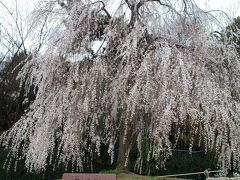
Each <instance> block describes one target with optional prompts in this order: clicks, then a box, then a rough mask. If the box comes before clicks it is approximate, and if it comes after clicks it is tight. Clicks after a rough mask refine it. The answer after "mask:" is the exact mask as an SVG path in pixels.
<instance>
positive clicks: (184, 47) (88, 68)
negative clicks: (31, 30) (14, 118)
mask: <svg viewBox="0 0 240 180" xmlns="http://www.w3.org/2000/svg"><path fill="white" fill-rule="evenodd" d="M33 14H34V17H35V18H37V19H38V21H37V22H38V23H39V24H41V23H42V22H43V21H42V19H46V18H48V19H49V23H50V24H51V28H49V29H50V33H49V38H48V41H47V43H46V44H45V45H43V47H42V50H41V51H40V52H41V53H39V54H38V55H36V56H35V57H34V58H32V59H31V60H29V61H27V62H26V64H25V65H24V67H23V69H22V71H21V73H20V74H19V78H20V80H22V82H24V83H23V84H22V85H24V88H25V91H26V93H27V92H28V91H29V89H30V87H33V86H34V87H35V95H36V99H35V101H34V102H33V103H32V104H31V105H30V108H29V110H27V111H26V112H25V114H24V115H23V116H22V117H21V119H20V120H19V121H18V122H17V123H16V124H15V125H14V126H13V127H12V128H11V129H9V130H8V131H5V132H4V133H3V134H2V135H1V137H0V139H1V144H2V146H4V147H5V148H6V149H8V150H9V151H10V153H9V158H8V160H7V161H6V166H9V165H10V164H11V163H12V159H14V161H15V163H16V164H17V161H18V160H19V159H22V158H23V159H25V166H26V168H27V169H28V170H29V171H30V172H31V171H37V172H41V171H45V170H46V167H47V166H48V165H49V164H50V165H53V167H58V166H59V165H62V164H63V165H65V166H72V168H73V169H75V170H76V171H84V164H86V163H90V162H91V160H92V159H93V156H95V155H97V156H100V152H101V148H102V146H103V145H105V146H107V147H108V149H107V153H108V155H109V157H110V159H111V162H112V163H113V162H117V167H118V168H127V167H128V163H129V154H130V152H131V150H132V149H133V147H137V151H138V153H137V159H136V160H135V162H134V163H135V169H136V171H138V172H140V173H141V172H142V166H143V162H144V161H143V159H144V157H143V156H144V155H143V141H145V140H146V139H147V141H148V142H149V143H148V146H149V147H148V149H149V151H148V155H147V160H148V161H150V160H154V161H155V162H156V168H163V167H164V165H165V162H166V160H167V159H168V158H169V157H170V156H171V155H172V151H173V150H174V149H175V148H176V147H177V145H178V142H179V141H180V140H183V139H184V132H185V130H186V129H188V136H189V139H188V140H187V143H188V146H187V147H188V148H189V150H192V149H194V148H195V147H201V148H202V149H204V150H205V151H206V152H208V151H211V152H214V153H215V154H216V157H217V158H218V165H219V167H220V168H222V169H224V170H225V171H227V170H229V169H230V168H232V167H233V168H239V165H238V163H239V162H240V156H239V154H240V141H239V136H240V128H239V127H240V99H239V98H240V97H239V95H240V81H239V79H240V58H239V54H238V53H237V50H236V46H235V44H234V43H231V41H230V40H229V38H223V40H222V41H219V40H218V38H216V36H214V33H212V32H214V28H221V26H220V22H219V21H218V20H217V18H215V17H214V16H213V15H212V14H210V13H207V12H204V11H203V10H201V9H200V8H199V7H198V6H197V5H196V4H195V3H194V2H193V1H191V0H181V1H176V0H120V1H119V2H117V1H114V3H113V1H111V0H103V1H97V0H91V1H88V0H66V1H61V0H51V1H42V2H41V4H40V5H39V7H38V9H37V10H35V12H34V13H33ZM44 22H46V21H44ZM34 27H35V28H36V29H37V27H38V24H36V25H35V26H34ZM228 35H229V33H228Z"/></svg>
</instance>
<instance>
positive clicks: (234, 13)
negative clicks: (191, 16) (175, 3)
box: [195, 0, 240, 18]
mask: <svg viewBox="0 0 240 180" xmlns="http://www.w3.org/2000/svg"><path fill="white" fill-rule="evenodd" d="M195 2H196V4H198V6H199V7H200V8H202V9H204V10H205V9H206V10H223V11H225V12H226V13H227V14H228V15H229V16H230V17H231V18H235V17H238V16H240V0H195Z"/></svg>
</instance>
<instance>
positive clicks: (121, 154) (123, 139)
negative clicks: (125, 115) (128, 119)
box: [117, 123, 132, 170]
mask: <svg viewBox="0 0 240 180" xmlns="http://www.w3.org/2000/svg"><path fill="white" fill-rule="evenodd" d="M123 126H124V125H122V128H121V130H120V137H119V149H118V159H117V169H120V170H128V160H129V159H128V158H129V153H130V150H131V146H132V125H131V124H130V123H128V124H127V127H123ZM125 128H127V129H125ZM125 131H127V132H126V134H125Z"/></svg>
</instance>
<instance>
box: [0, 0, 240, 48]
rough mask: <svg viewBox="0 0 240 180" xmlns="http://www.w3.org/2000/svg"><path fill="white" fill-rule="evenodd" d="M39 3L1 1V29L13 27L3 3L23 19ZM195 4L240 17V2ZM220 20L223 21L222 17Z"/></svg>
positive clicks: (199, 0) (213, 0)
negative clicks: (16, 11)
mask: <svg viewBox="0 0 240 180" xmlns="http://www.w3.org/2000/svg"><path fill="white" fill-rule="evenodd" d="M38 1H39V0H0V12H1V13H0V27H1V26H5V27H9V25H6V24H10V25H11V21H12V18H11V16H10V15H9V13H7V11H6V9H5V7H4V6H3V5H2V4H1V3H3V4H5V5H6V6H7V7H8V8H9V10H10V11H12V12H13V13H14V10H15V9H16V4H18V9H19V13H20V14H21V15H22V17H23V18H26V17H27V14H28V13H30V12H31V11H32V10H33V9H34V6H35V5H36V2H38ZM118 1H119V0H112V3H111V4H112V6H111V8H110V12H112V11H114V7H116V6H117V4H118ZM176 1H177V0H176ZM195 2H196V4H197V5H198V6H199V7H200V8H202V9H204V10H206V11H209V10H223V11H225V12H226V13H227V14H228V15H229V16H230V18H236V17H237V16H240V0H195ZM219 18H220V19H221V17H219ZM220 21H221V20H220ZM223 24H224V23H223ZM12 33H14V32H12ZM0 43H1V39H0ZM0 45H1V44H0Z"/></svg>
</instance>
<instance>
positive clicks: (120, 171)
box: [99, 169, 132, 174]
mask: <svg viewBox="0 0 240 180" xmlns="http://www.w3.org/2000/svg"><path fill="white" fill-rule="evenodd" d="M99 173H100V174H132V173H131V172H130V171H127V170H119V169H110V170H101V171H100V172H99Z"/></svg>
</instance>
